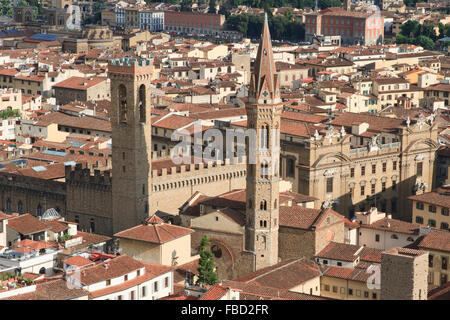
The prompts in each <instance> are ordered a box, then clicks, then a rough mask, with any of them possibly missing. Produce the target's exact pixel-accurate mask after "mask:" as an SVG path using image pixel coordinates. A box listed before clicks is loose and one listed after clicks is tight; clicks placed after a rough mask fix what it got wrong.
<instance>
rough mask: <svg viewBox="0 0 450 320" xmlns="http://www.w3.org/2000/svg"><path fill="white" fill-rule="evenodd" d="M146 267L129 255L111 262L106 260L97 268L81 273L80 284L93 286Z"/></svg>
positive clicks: (83, 270)
mask: <svg viewBox="0 0 450 320" xmlns="http://www.w3.org/2000/svg"><path fill="white" fill-rule="evenodd" d="M143 267H144V265H143V264H142V263H141V262H139V261H137V260H134V259H133V258H130V257H129V256H127V255H121V256H118V257H115V258H113V259H111V260H106V261H104V262H101V263H99V264H97V265H95V266H92V267H87V268H84V269H82V270H81V272H80V282H81V283H82V284H83V285H86V286H88V285H91V284H94V283H97V282H101V281H106V280H108V279H112V278H117V277H120V276H123V275H125V274H127V273H130V272H133V271H136V270H138V269H141V268H143Z"/></svg>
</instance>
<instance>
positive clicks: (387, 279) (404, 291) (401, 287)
mask: <svg viewBox="0 0 450 320" xmlns="http://www.w3.org/2000/svg"><path fill="white" fill-rule="evenodd" d="M427 294H428V252H427V251H421V250H413V249H406V248H392V249H390V250H387V251H384V252H382V254H381V300H427Z"/></svg>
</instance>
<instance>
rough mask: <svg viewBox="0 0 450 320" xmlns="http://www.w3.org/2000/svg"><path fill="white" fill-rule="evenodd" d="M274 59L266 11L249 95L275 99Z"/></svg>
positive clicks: (276, 85)
mask: <svg viewBox="0 0 450 320" xmlns="http://www.w3.org/2000/svg"><path fill="white" fill-rule="evenodd" d="M277 82H278V81H277V77H276V68H275V61H274V59H273V51H272V40H271V38H270V31H269V21H268V18H267V13H265V15H264V26H263V30H262V34H261V40H260V42H259V47H258V54H257V56H256V60H255V66H254V69H253V75H252V80H251V83H250V95H251V97H252V98H255V99H256V100H259V99H260V98H262V99H264V100H272V101H273V100H275V99H276V98H278V97H279V90H278V83H277Z"/></svg>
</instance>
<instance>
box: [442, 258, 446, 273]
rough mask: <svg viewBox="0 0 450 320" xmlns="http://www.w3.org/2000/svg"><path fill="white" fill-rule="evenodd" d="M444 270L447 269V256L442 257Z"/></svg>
mask: <svg viewBox="0 0 450 320" xmlns="http://www.w3.org/2000/svg"><path fill="white" fill-rule="evenodd" d="M442 270H447V257H442Z"/></svg>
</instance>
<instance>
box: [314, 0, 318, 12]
mask: <svg viewBox="0 0 450 320" xmlns="http://www.w3.org/2000/svg"><path fill="white" fill-rule="evenodd" d="M317 3H318V0H316V6H315V8H314V11H315V12H317V11H318V5H317Z"/></svg>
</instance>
